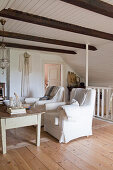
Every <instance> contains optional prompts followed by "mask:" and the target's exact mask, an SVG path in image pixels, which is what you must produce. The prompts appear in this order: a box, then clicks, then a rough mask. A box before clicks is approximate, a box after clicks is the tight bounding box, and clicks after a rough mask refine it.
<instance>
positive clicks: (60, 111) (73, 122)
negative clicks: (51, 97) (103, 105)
mask: <svg viewBox="0 0 113 170" xmlns="http://www.w3.org/2000/svg"><path fill="white" fill-rule="evenodd" d="M95 96H96V91H95V90H94V89H87V90H86V89H73V90H72V93H71V98H70V103H71V104H70V105H66V104H65V103H64V102H59V103H57V104H56V103H51V104H46V109H47V110H48V111H47V112H46V114H45V117H44V130H45V131H47V132H48V133H50V134H51V135H52V136H54V137H55V138H57V139H58V140H59V142H60V143H61V142H63V143H67V142H69V141H70V140H72V139H76V138H79V137H82V136H89V135H92V118H93V112H94V107H95ZM59 106H60V107H59Z"/></svg>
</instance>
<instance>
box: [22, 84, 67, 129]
mask: <svg viewBox="0 0 113 170" xmlns="http://www.w3.org/2000/svg"><path fill="white" fill-rule="evenodd" d="M64 91H65V90H64V87H61V86H49V87H48V88H47V90H46V93H45V95H44V96H43V97H39V98H26V99H25V102H26V103H27V104H32V105H34V107H35V108H36V107H37V109H38V108H41V110H44V111H45V104H46V103H53V102H55V103H57V102H62V101H64V98H65V97H64ZM41 125H42V126H43V125H44V115H42V120H41Z"/></svg>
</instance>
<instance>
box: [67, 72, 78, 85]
mask: <svg viewBox="0 0 113 170" xmlns="http://www.w3.org/2000/svg"><path fill="white" fill-rule="evenodd" d="M67 84H68V87H72V86H77V85H79V84H80V78H79V77H78V76H77V75H76V74H75V73H73V72H70V71H68V75H67Z"/></svg>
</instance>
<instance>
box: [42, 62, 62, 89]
mask: <svg viewBox="0 0 113 170" xmlns="http://www.w3.org/2000/svg"><path fill="white" fill-rule="evenodd" d="M45 64H60V65H61V86H63V70H64V65H65V63H63V62H59V61H51V60H42V65H43V67H42V76H43V92H45Z"/></svg>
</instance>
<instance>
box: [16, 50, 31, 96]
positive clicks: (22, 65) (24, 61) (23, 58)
mask: <svg viewBox="0 0 113 170" xmlns="http://www.w3.org/2000/svg"><path fill="white" fill-rule="evenodd" d="M31 64H32V63H31V56H30V54H29V53H27V52H25V53H24V55H20V57H19V71H20V72H21V73H22V75H21V96H22V97H28V96H29V92H30V91H29V74H30V73H31V71H32V67H31Z"/></svg>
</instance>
